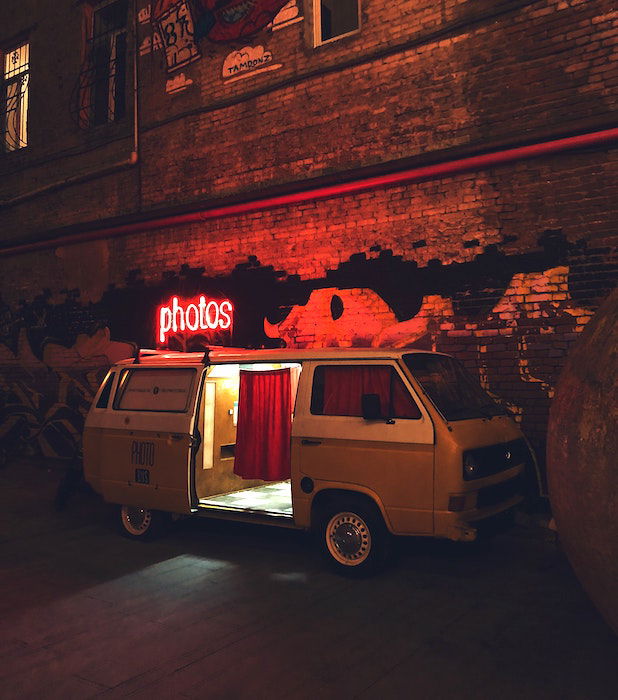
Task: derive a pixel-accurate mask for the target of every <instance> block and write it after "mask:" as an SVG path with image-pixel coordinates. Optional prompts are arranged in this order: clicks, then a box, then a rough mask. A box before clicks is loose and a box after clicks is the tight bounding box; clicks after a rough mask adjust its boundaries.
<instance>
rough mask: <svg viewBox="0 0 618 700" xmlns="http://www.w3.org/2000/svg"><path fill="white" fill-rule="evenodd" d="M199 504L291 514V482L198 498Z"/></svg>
mask: <svg viewBox="0 0 618 700" xmlns="http://www.w3.org/2000/svg"><path fill="white" fill-rule="evenodd" d="M200 506H213V507H218V508H231V509H233V510H240V511H243V512H248V513H265V514H268V515H289V516H290V517H291V516H292V514H293V513H292V484H291V482H290V481H276V482H273V483H272V484H264V486H254V487H253V488H250V489H242V490H241V491H232V492H230V493H223V494H220V495H218V496H207V497H206V498H200Z"/></svg>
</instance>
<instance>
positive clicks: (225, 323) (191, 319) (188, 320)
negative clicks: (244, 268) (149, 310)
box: [157, 294, 234, 345]
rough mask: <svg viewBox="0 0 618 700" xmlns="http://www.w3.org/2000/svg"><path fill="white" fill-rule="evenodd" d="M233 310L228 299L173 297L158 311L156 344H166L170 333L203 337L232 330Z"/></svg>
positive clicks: (201, 296)
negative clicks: (209, 333)
mask: <svg viewBox="0 0 618 700" xmlns="http://www.w3.org/2000/svg"><path fill="white" fill-rule="evenodd" d="M233 312H234V307H233V306H232V302H231V301H230V300H229V299H223V300H217V299H208V298H207V297H205V296H204V295H203V294H202V295H200V296H199V297H195V298H193V299H180V298H179V297H176V296H174V297H172V298H171V299H170V300H169V302H168V303H167V304H161V306H159V307H158V309H157V342H158V343H159V344H160V345H165V343H166V342H167V339H168V336H169V335H170V334H175V333H182V334H184V335H201V334H203V333H205V332H206V333H207V332H209V331H227V330H230V331H231V328H232V316H233Z"/></svg>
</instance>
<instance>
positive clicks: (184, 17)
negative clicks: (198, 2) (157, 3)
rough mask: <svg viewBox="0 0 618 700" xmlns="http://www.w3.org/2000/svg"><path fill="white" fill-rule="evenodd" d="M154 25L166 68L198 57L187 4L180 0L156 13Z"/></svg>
mask: <svg viewBox="0 0 618 700" xmlns="http://www.w3.org/2000/svg"><path fill="white" fill-rule="evenodd" d="M155 26H156V27H157V29H158V32H157V34H158V36H159V37H160V38H161V41H162V44H163V48H164V51H165V62H166V64H167V70H168V71H169V72H170V73H171V72H172V71H175V70H178V69H179V68H182V67H183V66H186V65H187V64H189V63H191V62H192V61H195V60H196V59H198V58H200V56H201V53H200V50H199V48H198V46H197V39H196V37H195V26H194V23H193V16H192V14H191V10H190V9H189V4H188V3H187V2H186V1H185V0H182V2H177V3H175V4H174V5H172V6H170V7H167V8H166V9H165V10H159V12H158V13H157V14H156V19H155Z"/></svg>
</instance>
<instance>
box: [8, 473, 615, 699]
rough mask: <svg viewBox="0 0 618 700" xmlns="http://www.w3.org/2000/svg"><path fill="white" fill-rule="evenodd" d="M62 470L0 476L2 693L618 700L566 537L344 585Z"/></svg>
mask: <svg viewBox="0 0 618 700" xmlns="http://www.w3.org/2000/svg"><path fill="white" fill-rule="evenodd" d="M60 475H61V472H60V471H59V469H58V467H57V466H54V467H53V468H48V467H47V466H42V465H37V464H36V463H35V462H33V461H22V462H16V463H13V464H11V465H10V466H8V467H6V468H5V469H3V470H2V471H0V499H1V501H2V508H1V510H0V570H1V576H0V698H2V699H3V700H8V699H10V698H35V697H36V698H63V699H72V698H90V697H101V698H108V697H109V698H112V697H127V696H129V697H135V698H148V699H153V698H155V699H156V698H185V697H187V698H253V699H254V698H422V699H423V700H424V699H426V698H452V699H454V700H458V699H459V698H499V699H500V700H506V699H508V698H526V699H527V700H532V699H534V698H542V699H543V700H545V699H548V698H556V699H557V698H560V699H561V700H562V699H566V698H594V699H595V700H600V699H602V698H608V699H610V698H612V699H613V698H616V697H618V638H616V637H615V636H614V634H613V633H612V632H611V630H610V629H609V628H608V627H607V626H606V624H605V623H604V622H603V620H602V619H601V618H600V616H599V615H598V613H597V612H596V611H595V609H594V608H593V606H592V604H591V603H590V602H589V600H588V598H587V597H586V595H585V594H584V592H583V591H582V590H581V588H580V586H579V584H578V582H577V580H576V579H575V577H574V575H573V574H572V572H571V569H570V567H569V565H568V563H567V561H566V559H565V557H564V555H563V553H562V551H561V550H560V548H559V546H558V545H557V544H556V542H555V540H554V538H553V537H552V535H551V534H550V533H549V531H547V530H544V529H542V528H538V527H534V526H532V525H522V524H520V525H519V526H517V527H516V528H515V529H514V530H513V531H511V532H510V533H509V534H506V535H502V536H500V537H497V538H496V539H495V540H494V541H493V542H492V543H491V544H489V545H482V546H479V545H467V546H466V545H458V544H453V543H449V542H431V541H405V542H401V543H400V547H399V549H400V554H399V558H398V562H397V563H396V565H395V566H393V567H392V568H391V569H389V570H388V571H386V572H385V573H383V574H382V575H380V576H378V577H376V578H372V579H369V580H364V581H350V580H346V579H343V578H339V577H337V576H335V575H332V574H331V573H329V572H328V571H327V570H326V568H325V567H324V565H323V564H322V562H321V560H320V558H319V556H318V555H317V553H316V552H315V551H314V549H313V548H312V546H311V541H310V539H309V538H308V537H307V536H305V535H303V534H302V533H298V532H293V531H285V530H277V529H274V528H265V527H255V526H246V525H239V524H234V523H224V522H216V521H205V520H187V521H182V522H180V523H178V524H177V527H176V528H175V529H174V531H173V532H172V533H171V535H169V536H168V537H167V538H165V539H163V540H160V541H157V542H153V543H150V544H142V543H134V542H131V541H128V540H126V539H123V538H122V537H120V536H119V535H118V534H117V533H116V532H115V530H114V526H113V523H112V522H111V519H110V514H109V512H108V508H107V507H106V506H104V505H103V504H102V503H101V502H100V501H99V500H98V499H97V498H96V497H95V496H93V495H91V494H88V493H81V494H77V495H76V496H74V497H73V498H72V500H71V501H70V503H69V505H68V508H67V509H66V510H64V511H62V512H56V511H55V510H54V508H53V499H54V494H55V490H56V487H57V484H58V480H59V477H60Z"/></svg>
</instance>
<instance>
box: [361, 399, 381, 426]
mask: <svg viewBox="0 0 618 700" xmlns="http://www.w3.org/2000/svg"><path fill="white" fill-rule="evenodd" d="M361 410H362V412H363V418H364V419H365V420H380V418H382V417H383V416H382V406H381V405H380V396H379V394H363V395H362V397H361Z"/></svg>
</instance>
